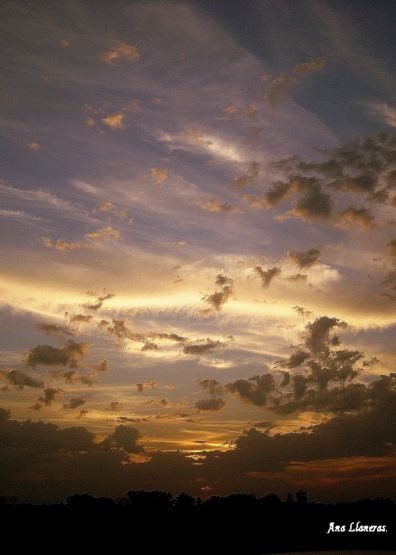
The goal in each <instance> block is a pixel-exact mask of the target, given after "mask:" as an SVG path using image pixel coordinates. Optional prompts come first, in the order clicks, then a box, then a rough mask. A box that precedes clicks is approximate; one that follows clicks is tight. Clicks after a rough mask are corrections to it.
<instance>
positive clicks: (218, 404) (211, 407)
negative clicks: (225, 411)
mask: <svg viewBox="0 0 396 555" xmlns="http://www.w3.org/2000/svg"><path fill="white" fill-rule="evenodd" d="M224 405H225V401H224V400H223V399H221V398H220V397H209V398H208V399H200V400H199V401H197V402H196V403H195V404H194V407H195V408H196V409H197V410H198V411H202V410H204V411H206V410H208V411H219V410H221V409H222V408H223V407H224Z"/></svg>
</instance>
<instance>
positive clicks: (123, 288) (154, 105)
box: [0, 0, 396, 501]
mask: <svg viewBox="0 0 396 555" xmlns="http://www.w3.org/2000/svg"><path fill="white" fill-rule="evenodd" d="M0 14H1V17H0V21H1V23H0V26H1V33H0V41H1V50H0V57H1V67H2V76H3V85H2V89H1V91H0V106H1V112H0V114H1V115H0V118H1V126H0V149H1V152H2V162H1V174H0V199H1V203H0V226H1V229H0V233H1V238H2V240H1V247H0V248H1V270H0V321H1V329H2V333H1V340H0V341H1V342H0V407H2V408H1V410H0V422H1V423H0V437H1V438H2V440H1V445H2V447H1V450H2V460H3V461H4V464H3V465H2V471H1V475H0V491H1V492H2V495H7V496H15V497H17V498H19V499H27V500H34V501H57V500H61V499H63V498H64V497H65V496H66V495H70V494H71V493H74V492H87V493H91V494H93V495H110V496H113V497H115V496H121V495H123V494H124V493H125V492H126V491H128V489H161V490H166V491H172V492H173V493H180V492H181V491H186V492H187V493H190V494H193V495H199V496H201V497H205V496H208V495H223V494H227V493H233V492H237V491H242V492H251V493H255V494H257V495H264V494H266V493H269V492H275V493H277V494H279V495H281V496H285V495H286V493H287V492H289V491H296V490H297V489H300V488H301V487H302V488H303V489H305V490H307V491H308V494H309V496H310V498H312V499H318V500H323V501H328V500H330V501H332V500H341V499H342V500H353V499H357V498H359V497H367V496H373V497H377V496H393V497H396V489H395V484H396V480H395V470H394V463H395V459H396V451H395V443H396V427H395V424H394V422H395V421H396V420H395V417H396V375H395V374H394V373H393V372H394V364H395V350H394V345H395V335H396V315H395V305H394V303H395V301H396V229H395V226H396V214H395V206H396V194H395V187H396V131H395V128H396V98H395V90H396V82H395V81H396V79H395V67H394V65H395V59H394V55H393V54H394V51H395V47H396V45H395V38H394V31H393V30H394V25H395V19H396V9H395V5H394V3H393V2H390V1H387V0H381V1H380V2H376V3H375V4H374V3H372V2H368V1H367V2H366V1H363V2H362V1H359V2H357V1H354V0H350V1H349V2H348V3H345V2H341V1H338V0H329V1H327V2H326V1H322V0H319V1H318V0H316V1H308V0H300V1H299V2H295V1H291V0H283V1H282V0H281V1H279V0H277V1H271V0H269V1H267V0H256V1H254V0H252V1H251V0H245V1H244V2H238V1H235V2H229V1H222V0H218V1H217V2H209V1H204V0H200V1H199V0H196V1H169V2H168V1H158V0H157V1H156V0H152V1H145V0H142V1H133V2H128V1H113V2H104V1H100V0H98V1H97V2H95V3H92V2H88V1H83V0H78V1H77V0H75V1H73V0H72V1H67V2H66V1H63V2H62V1H58V0H56V1H54V2H32V1H26V2H22V1H20V2H8V1H6V0H5V1H3V2H2V3H1V5H0Z"/></svg>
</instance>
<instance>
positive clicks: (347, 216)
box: [339, 206, 375, 229]
mask: <svg viewBox="0 0 396 555" xmlns="http://www.w3.org/2000/svg"><path fill="white" fill-rule="evenodd" d="M339 217H340V219H341V222H342V223H344V224H349V225H353V224H358V225H360V226H362V227H365V228H367V229H372V228H373V227H375V222H374V216H373V214H372V213H371V211H370V210H369V209H368V208H356V207H355V206H349V207H348V208H346V209H345V210H343V211H342V212H341V213H340V215H339Z"/></svg>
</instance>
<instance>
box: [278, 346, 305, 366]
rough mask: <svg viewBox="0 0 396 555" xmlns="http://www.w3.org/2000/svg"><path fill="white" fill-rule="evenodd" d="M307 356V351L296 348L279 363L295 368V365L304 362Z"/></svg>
mask: <svg viewBox="0 0 396 555" xmlns="http://www.w3.org/2000/svg"><path fill="white" fill-rule="evenodd" d="M307 358H309V353H308V352H306V351H303V350H301V349H297V350H296V351H295V352H294V353H293V354H291V355H290V357H289V358H288V359H287V360H286V361H283V362H281V363H280V364H281V365H282V366H287V367H288V368H297V366H300V364H302V363H303V362H305V361H306V360H307Z"/></svg>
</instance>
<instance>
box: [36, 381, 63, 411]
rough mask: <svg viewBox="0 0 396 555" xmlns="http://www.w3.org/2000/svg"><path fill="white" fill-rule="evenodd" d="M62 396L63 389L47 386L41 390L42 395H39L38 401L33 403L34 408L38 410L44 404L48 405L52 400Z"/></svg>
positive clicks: (57, 399)
mask: <svg viewBox="0 0 396 555" xmlns="http://www.w3.org/2000/svg"><path fill="white" fill-rule="evenodd" d="M62 396H63V391H62V390H61V389H55V388H53V387H47V388H45V389H44V390H43V395H40V397H39V398H38V402H37V403H35V404H34V405H33V407H32V408H33V409H34V410H40V409H42V408H43V407H44V406H45V407H48V406H50V405H52V403H53V402H54V401H59V400H60V399H61V398H62Z"/></svg>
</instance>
